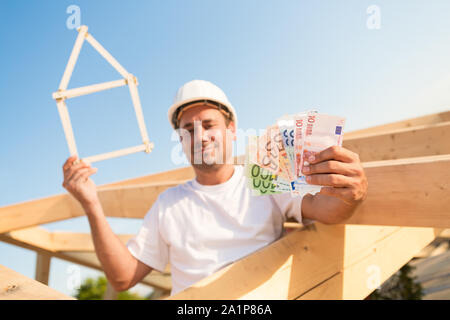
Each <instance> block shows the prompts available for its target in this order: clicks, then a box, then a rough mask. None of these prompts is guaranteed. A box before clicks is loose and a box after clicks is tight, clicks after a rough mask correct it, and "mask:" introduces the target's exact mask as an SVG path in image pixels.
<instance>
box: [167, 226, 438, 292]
mask: <svg viewBox="0 0 450 320" xmlns="http://www.w3.org/2000/svg"><path fill="white" fill-rule="evenodd" d="M315 226H316V227H317V229H316V230H314V229H304V230H301V231H295V232H292V233H290V234H289V235H287V236H286V237H284V238H282V239H280V240H279V241H277V242H275V243H274V244H272V245H270V246H268V247H266V248H264V249H262V250H260V251H258V252H256V253H254V254H252V255H250V256H248V257H246V258H244V259H242V260H239V261H237V262H235V263H234V264H232V265H229V266H228V267H226V268H224V269H222V270H220V271H218V272H217V273H215V274H213V275H211V276H209V277H208V278H206V279H203V280H201V281H199V282H198V283H196V284H195V285H193V286H192V287H190V288H188V289H186V290H184V291H182V292H180V293H178V294H176V295H174V296H172V297H169V299H194V300H196V299H296V298H299V297H300V298H302V299H318V298H320V299H356V298H357V299H361V298H364V297H365V296H367V295H368V294H369V293H370V292H371V290H373V289H374V287H373V288H371V287H370V286H369V285H368V281H369V280H370V279H369V278H368V277H369V276H371V275H370V274H368V273H367V268H368V267H369V266H375V267H379V270H380V278H379V279H380V281H384V280H385V279H387V278H388V277H389V276H390V275H391V274H392V273H394V272H395V271H397V270H398V269H399V268H400V267H401V266H402V265H403V264H404V263H406V262H407V261H408V260H409V259H411V258H412V256H413V255H414V254H415V253H416V252H417V251H419V250H420V249H421V248H422V247H424V246H426V245H427V244H428V243H429V242H431V241H432V240H433V239H434V237H435V236H436V234H437V233H438V231H435V230H434V229H432V228H398V227H378V226H343V225H331V226H330V225H329V226H326V225H322V224H318V223H316V224H315ZM333 235H334V236H333Z"/></svg>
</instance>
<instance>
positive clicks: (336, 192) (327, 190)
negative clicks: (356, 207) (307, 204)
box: [320, 187, 361, 205]
mask: <svg viewBox="0 0 450 320" xmlns="http://www.w3.org/2000/svg"><path fill="white" fill-rule="evenodd" d="M320 193H321V194H324V195H328V196H332V197H336V198H339V199H341V200H342V201H344V202H346V203H347V204H349V205H352V203H354V202H355V201H359V200H361V198H360V197H359V195H358V194H357V193H355V192H354V191H352V189H351V188H333V187H322V188H321V189H320Z"/></svg>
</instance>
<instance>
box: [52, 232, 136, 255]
mask: <svg viewBox="0 0 450 320" xmlns="http://www.w3.org/2000/svg"><path fill="white" fill-rule="evenodd" d="M117 237H118V238H119V239H120V241H121V242H122V243H123V244H126V243H127V242H128V240H130V239H131V238H132V237H133V235H131V234H118V235H117ZM50 239H51V241H52V247H53V249H54V251H55V252H58V251H83V252H85V251H92V252H94V251H95V247H94V242H93V241H92V236H91V234H90V233H76V232H60V231H59V232H50Z"/></svg>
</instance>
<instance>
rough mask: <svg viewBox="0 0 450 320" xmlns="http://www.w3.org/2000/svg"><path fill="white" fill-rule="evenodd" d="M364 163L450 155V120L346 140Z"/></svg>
mask: <svg viewBox="0 0 450 320" xmlns="http://www.w3.org/2000/svg"><path fill="white" fill-rule="evenodd" d="M343 146H344V147H345V148H347V149H349V150H351V151H353V152H356V153H358V155H359V158H360V159H361V161H362V162H366V161H377V160H391V159H399V158H412V157H423V156H433V155H441V154H450V121H447V122H441V123H437V124H431V125H420V126H415V127H409V128H406V129H397V130H393V131H388V132H385V133H382V134H379V133H375V134H366V135H363V136H358V137H357V138H350V139H347V138H346V139H344V142H343Z"/></svg>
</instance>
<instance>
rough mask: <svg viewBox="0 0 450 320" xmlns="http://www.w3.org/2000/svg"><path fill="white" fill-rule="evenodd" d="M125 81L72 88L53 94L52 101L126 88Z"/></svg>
mask: <svg viewBox="0 0 450 320" xmlns="http://www.w3.org/2000/svg"><path fill="white" fill-rule="evenodd" d="M126 85H127V81H126V80H125V79H121V80H115V81H109V82H103V83H98V84H93V85H90V86H84V87H79V88H74V89H70V90H65V91H57V92H54V93H53V99H55V100H56V99H70V98H75V97H79V96H82V95H86V94H91V93H95V92H99V91H103V90H108V89H112V88H117V87H122V86H126Z"/></svg>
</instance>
